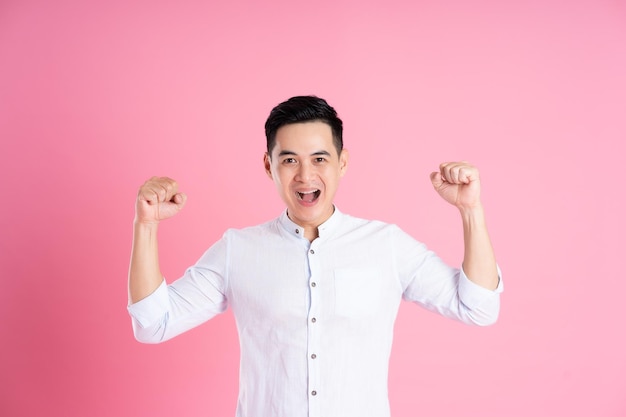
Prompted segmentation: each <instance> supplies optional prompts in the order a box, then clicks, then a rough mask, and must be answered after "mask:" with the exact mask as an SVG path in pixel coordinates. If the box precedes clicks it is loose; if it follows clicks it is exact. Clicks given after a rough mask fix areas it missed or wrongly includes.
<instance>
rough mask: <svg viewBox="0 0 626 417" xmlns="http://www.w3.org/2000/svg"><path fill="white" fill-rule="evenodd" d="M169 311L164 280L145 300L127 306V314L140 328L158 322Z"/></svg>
mask: <svg viewBox="0 0 626 417" xmlns="http://www.w3.org/2000/svg"><path fill="white" fill-rule="evenodd" d="M168 311H169V295H168V291H167V284H166V282H165V280H163V282H161V285H159V287H158V288H157V289H156V290H155V291H154V292H153V293H152V294H150V295H149V296H147V297H146V298H144V299H142V300H139V301H137V302H136V303H134V304H131V305H129V306H128V313H129V314H130V316H131V317H132V318H133V319H135V320H136V321H137V323H138V324H139V326H141V327H142V328H145V327H149V326H150V325H152V324H154V323H155V322H157V321H159V320H160V319H161V318H162V317H163V316H164V315H165V314H167V312H168Z"/></svg>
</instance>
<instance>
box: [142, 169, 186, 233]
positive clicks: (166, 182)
mask: <svg viewBox="0 0 626 417" xmlns="http://www.w3.org/2000/svg"><path fill="white" fill-rule="evenodd" d="M186 201H187V196H186V195H185V194H183V193H179V192H178V184H177V183H176V181H174V180H173V179H171V178H167V177H152V178H150V179H149V180H148V181H146V182H145V183H144V184H143V185H142V186H141V187H140V188H139V193H138V194H137V202H136V205H135V222H136V223H144V224H150V223H159V222H160V221H161V220H164V219H167V218H169V217H172V216H173V215H175V214H176V213H178V212H179V211H180V210H182V208H183V207H184V205H185V202H186Z"/></svg>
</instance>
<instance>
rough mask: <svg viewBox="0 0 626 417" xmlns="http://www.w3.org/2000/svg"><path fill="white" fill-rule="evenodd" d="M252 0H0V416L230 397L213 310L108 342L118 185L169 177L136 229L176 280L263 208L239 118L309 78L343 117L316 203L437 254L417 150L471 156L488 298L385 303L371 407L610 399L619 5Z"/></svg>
mask: <svg viewBox="0 0 626 417" xmlns="http://www.w3.org/2000/svg"><path fill="white" fill-rule="evenodd" d="M218 3H224V4H226V3H228V5H219V6H218V5H216V4H218ZM261 3H262V2H255V1H252V0H249V1H245V2H244V1H231V2H217V1H214V2H208V1H207V2H201V1H180V2H174V1H170V2H168V1H158V2H147V1H145V2H126V1H99V2H82V1H78V0H61V1H55V2H45V1H12V0H4V1H2V2H0V140H1V145H2V146H1V148H0V149H1V150H0V180H1V183H2V195H3V197H4V198H3V202H2V203H1V205H0V207H1V208H0V210H1V213H2V215H1V216H0V279H1V280H2V284H3V285H2V291H0V346H1V348H0V349H1V356H0V415H2V416H35V415H49V416H144V415H145V416H157V417H158V416H172V415H185V416H209V415H210V416H231V415H233V413H234V408H235V401H236V391H237V366H238V347H237V339H236V334H235V329H234V323H233V319H232V316H231V315H230V314H229V313H228V314H225V315H223V316H221V317H219V318H217V319H215V320H214V321H212V322H209V323H207V324H206V325H204V326H202V327H200V328H198V329H196V330H193V331H191V332H190V333H188V334H185V335H183V336H181V337H179V338H177V339H175V340H172V341H170V342H168V343H166V344H163V345H158V346H147V345H141V344H139V343H137V342H135V341H134V339H133V336H132V332H131V327H130V320H129V318H128V315H127V313H126V289H125V288H126V273H127V267H128V258H129V250H130V244H131V223H132V218H133V203H134V196H135V193H136V189H137V187H138V186H139V185H140V184H141V183H142V182H143V180H144V179H145V178H147V177H149V176H152V175H169V176H171V177H174V178H176V179H178V180H179V182H180V183H181V184H182V187H183V189H184V191H186V192H187V193H188V195H189V198H190V199H189V202H188V206H187V208H186V209H185V211H184V212H183V213H182V214H181V215H180V216H178V217H177V218H176V219H173V220H171V221H170V222H168V224H166V225H164V226H163V228H162V230H161V239H162V242H163V243H162V245H161V250H162V267H163V270H164V272H165V273H166V275H167V276H168V277H169V278H175V277H177V276H178V275H179V274H180V273H182V271H183V269H184V268H185V267H186V266H187V265H189V264H190V263H192V262H194V261H195V260H196V259H197V258H198V257H199V256H200V254H201V253H202V252H203V251H204V249H205V248H206V247H207V246H208V245H209V244H210V243H211V242H213V241H214V240H215V239H216V238H218V237H219V236H220V235H221V234H222V232H223V231H224V229H225V228H227V227H239V226H245V225H250V224H256V223H258V222H261V221H264V220H267V219H270V218H272V217H274V216H276V215H277V214H278V213H279V212H280V211H281V209H282V204H281V202H280V201H279V199H278V197H277V196H276V195H275V191H274V188H273V185H272V184H271V182H270V181H269V180H268V179H267V178H266V177H265V175H264V173H263V172H262V153H263V149H264V137H263V123H264V120H265V117H266V115H267V113H268V112H269V110H270V108H271V107H272V106H273V105H275V104H276V103H278V102H279V101H281V100H283V99H286V98H287V97H289V96H291V95H296V94H309V93H314V94H318V95H321V96H323V97H326V98H327V99H328V100H329V101H330V102H331V104H333V105H334V106H335V107H336V108H337V109H338V110H339V113H340V115H341V116H342V117H343V119H344V122H345V124H346V133H345V140H346V145H347V147H348V149H349V150H350V151H351V156H352V161H351V166H350V170H349V172H348V174H347V176H346V177H345V179H344V181H343V184H342V188H341V190H340V193H339V196H338V201H337V203H338V205H339V207H340V208H341V209H342V210H343V211H345V212H348V213H351V214H354V215H358V216H364V217H369V218H378V219H382V220H386V221H389V222H394V223H397V224H399V225H400V226H401V227H402V228H404V229H405V230H406V231H408V232H410V233H411V234H413V235H414V236H415V237H417V238H418V239H420V240H423V241H425V242H427V243H428V244H429V246H431V247H432V248H433V249H435V250H437V251H438V252H439V253H440V254H441V255H442V256H443V257H444V259H447V260H449V261H450V262H453V263H458V262H459V260H460V257H461V241H460V222H459V219H458V216H457V214H456V213H455V212H454V210H453V209H452V208H450V207H448V206H446V205H445V203H443V202H442V201H440V200H439V198H438V197H437V195H436V194H435V193H434V192H433V191H432V190H431V186H430V184H429V180H428V173H429V172H430V171H431V170H432V169H433V168H435V167H436V166H437V164H438V163H439V162H440V161H443V160H450V159H467V160H470V161H472V162H474V163H475V164H477V165H478V166H479V167H480V168H481V170H482V175H483V187H484V199H485V202H486V205H487V210H488V215H489V224H490V227H491V231H492V235H493V240H494V242H495V246H496V250H497V255H498V259H499V263H500V265H501V267H502V269H503V271H504V274H505V280H506V291H505V293H504V294H503V308H502V314H501V320H500V321H499V323H498V324H497V325H496V326H494V327H490V328H485V329H479V328H472V327H465V326H463V325H460V324H457V323H453V322H449V321H446V320H444V319H442V318H440V317H438V316H435V315H432V314H431V313H428V312H425V311H423V310H421V309H419V308H417V307H416V306H413V305H403V306H402V309H401V311H400V316H399V318H398V323H397V330H396V339H395V345H394V353H393V359H392V364H391V365H392V369H391V375H390V386H391V392H390V395H391V402H392V411H393V414H394V416H395V417H408V416H415V415H427V416H431V417H448V416H459V415H464V416H486V417H491V416H493V417H495V416H498V417H500V416H507V417H518V416H519V417H522V416H523V417H526V416H539V417H543V416H569V417H576V416H585V417H587V416H598V417H608V416H612V417H617V416H625V415H626V394H625V392H626V376H625V375H626V341H625V340H624V336H623V335H624V333H625V331H624V330H625V327H626V325H625V323H626V303H625V302H624V299H623V298H624V293H625V292H626V279H624V274H623V265H622V263H623V259H624V250H625V249H626V245H624V235H625V232H626V224H625V221H624V202H625V201H626V199H625V197H624V196H625V193H624V190H625V189H626V187H625V186H624V175H625V174H626V170H625V168H624V160H625V157H624V155H625V153H624V152H623V151H622V149H621V148H622V147H623V146H622V144H623V143H624V141H625V140H626V3H625V2H624V1H622V0H605V1H603V0H587V1H567V2H566V1H553V0H550V1H530V2H528V1H517V2H512V1H511V2H503V1H495V0H493V1H469V2H461V1H458V2H446V3H447V4H445V5H444V4H441V2H435V1H432V2H426V1H408V0H407V1H397V0H395V1H394V0H391V1H384V2H382V1H381V2H373V1H359V2H356V1H355V2H338V1H328V2H325V1H322V2H314V3H311V2H307V3H302V4H298V2H293V1H281V2H272V3H269V2H267V3H265V4H263V5H261ZM416 409H417V410H420V412H417V411H415V410H416Z"/></svg>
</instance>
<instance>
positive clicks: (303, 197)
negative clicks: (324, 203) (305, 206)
mask: <svg viewBox="0 0 626 417" xmlns="http://www.w3.org/2000/svg"><path fill="white" fill-rule="evenodd" d="M296 195H297V196H298V199H299V200H300V201H304V202H306V203H312V202H314V201H315V200H317V199H318V198H319V196H320V190H312V191H307V192H304V193H301V192H298V191H296Z"/></svg>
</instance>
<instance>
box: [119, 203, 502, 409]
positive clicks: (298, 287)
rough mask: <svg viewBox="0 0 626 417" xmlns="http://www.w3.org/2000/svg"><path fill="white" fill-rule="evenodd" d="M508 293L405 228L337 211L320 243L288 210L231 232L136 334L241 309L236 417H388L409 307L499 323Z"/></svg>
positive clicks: (157, 338)
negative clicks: (402, 319)
mask: <svg viewBox="0 0 626 417" xmlns="http://www.w3.org/2000/svg"><path fill="white" fill-rule="evenodd" d="M501 290H502V287H501V285H499V286H498V289H496V290H495V291H491V290H488V289H485V288H482V287H480V286H478V285H476V284H474V283H472V282H471V281H470V280H469V279H468V278H467V277H466V276H465V274H464V273H463V271H462V270H459V269H455V268H452V267H449V266H447V265H446V264H444V263H443V262H442V261H441V259H440V258H438V257H437V256H436V255H435V254H434V253H433V252H432V251H429V250H427V248H426V247H425V245H424V244H422V243H420V242H417V241H416V240H414V239H413V238H411V237H410V236H409V235H407V234H406V233H404V232H403V231H402V230H400V229H399V228H398V227H397V226H395V225H389V224H385V223H382V222H378V221H368V220H363V219H358V218H354V217H351V216H348V215H346V214H343V213H341V212H340V211H339V210H337V209H336V210H335V212H334V214H333V215H332V216H331V217H330V219H328V220H327V221H326V222H325V223H324V224H322V225H321V226H320V227H319V237H318V238H317V239H315V240H314V241H313V242H309V241H308V240H307V239H305V238H304V229H303V228H301V227H299V226H298V225H296V224H295V223H293V222H292V221H291V220H290V219H289V218H288V217H287V215H286V212H285V213H283V214H282V216H280V217H279V218H277V219H275V220H273V221H270V222H268V223H265V224H262V225H259V226H255V227H250V228H246V229H242V230H228V231H227V232H226V233H225V234H224V236H223V238H222V239H221V240H219V241H218V242H217V243H216V244H214V245H213V246H212V247H211V248H210V249H209V250H207V252H206V253H205V254H204V255H203V256H202V257H201V258H200V260H199V261H198V262H197V263H196V265H195V266H193V267H191V268H189V269H188V270H187V271H186V272H185V275H184V276H183V277H182V278H181V279H179V280H177V281H175V282H173V283H172V284H170V285H169V286H167V285H165V283H163V284H162V285H161V286H160V287H159V288H158V289H157V290H156V291H155V292H154V293H153V294H152V295H150V296H149V297H147V298H145V299H143V300H141V301H139V302H137V303H135V304H133V305H131V306H129V312H130V314H131V316H132V318H133V328H134V332H135V337H136V338H137V339H138V340H139V341H142V342H146V343H159V342H163V341H165V340H167V339H170V338H172V337H174V336H176V335H178V334H180V333H182V332H184V331H186V330H188V329H190V328H192V327H195V326H197V325H199V324H201V323H203V322H205V321H206V320H209V319H210V318H211V317H213V316H215V315H216V314H218V313H221V312H223V311H225V310H226V308H227V307H228V306H230V307H231V308H232V309H233V313H234V316H235V320H236V323H237V328H238V332H239V339H240V345H241V363H240V378H239V380H240V388H239V401H238V406H237V417H368V416H372V417H386V416H389V401H388V395H387V374H388V366H389V355H390V351H391V343H392V337H393V326H394V321H395V318H396V315H397V312H398V307H399V304H400V301H401V299H402V298H404V299H406V300H409V301H413V302H416V303H418V304H420V305H422V306H424V307H425V308H427V309H429V310H433V311H436V312H438V313H439V314H442V315H444V316H447V317H450V318H454V319H457V320H461V321H463V322H466V323H469V324H478V325H488V324H491V323H493V322H494V321H495V320H496V318H497V316H498V311H499V305H500V301H499V293H500V292H501Z"/></svg>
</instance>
